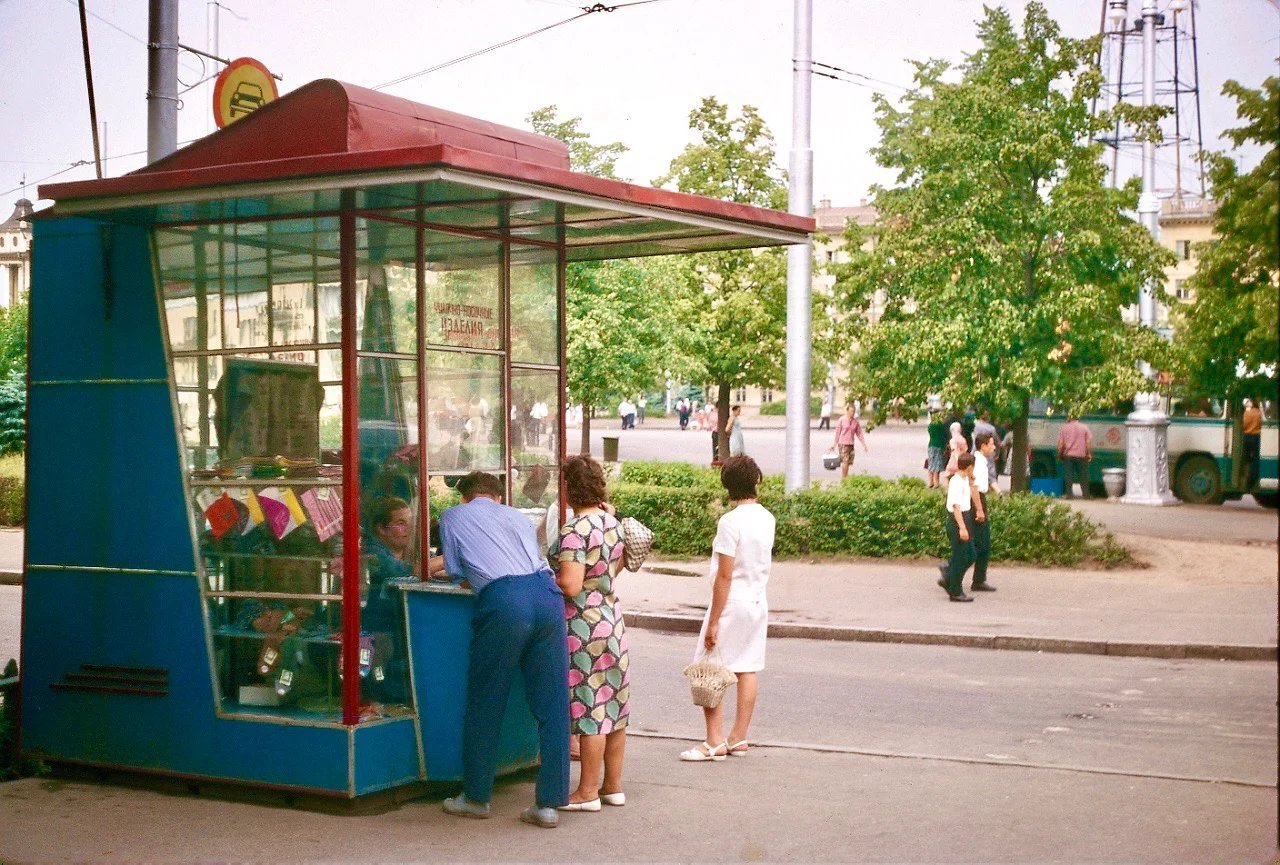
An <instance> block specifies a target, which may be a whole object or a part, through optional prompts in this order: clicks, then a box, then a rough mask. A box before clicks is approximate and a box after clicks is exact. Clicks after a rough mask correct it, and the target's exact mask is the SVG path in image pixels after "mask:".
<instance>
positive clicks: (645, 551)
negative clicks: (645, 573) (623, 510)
mask: <svg viewBox="0 0 1280 865" xmlns="http://www.w3.org/2000/svg"><path fill="white" fill-rule="evenodd" d="M618 522H619V524H620V525H621V526H622V563H623V565H625V566H626V568H627V570H628V571H638V570H640V566H641V565H643V564H644V560H645V559H646V558H648V556H649V550H651V549H653V532H652V531H651V530H650V529H649V527H648V526H646V525H645V524H644V523H642V522H640V521H639V520H637V519H636V518H635V517H623V518H622V519H621V520H619V521H618Z"/></svg>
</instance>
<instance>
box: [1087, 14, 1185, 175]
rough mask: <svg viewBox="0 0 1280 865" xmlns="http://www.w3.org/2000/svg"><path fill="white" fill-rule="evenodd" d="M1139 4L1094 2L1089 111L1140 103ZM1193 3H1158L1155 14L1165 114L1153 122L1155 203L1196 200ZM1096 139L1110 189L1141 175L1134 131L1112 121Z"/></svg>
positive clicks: (1158, 86) (1158, 84)
mask: <svg viewBox="0 0 1280 865" xmlns="http://www.w3.org/2000/svg"><path fill="white" fill-rule="evenodd" d="M1140 5H1141V4H1140V3H1137V2H1133V3H1131V2H1130V0H1101V7H1102V10H1101V15H1100V23H1099V33H1100V35H1101V36H1102V45H1101V47H1100V49H1099V52H1098V64H1099V67H1100V68H1101V71H1102V76H1103V82H1104V83H1103V86H1102V93H1101V94H1100V95H1099V97H1098V98H1097V99H1095V100H1094V105H1093V109H1094V111H1095V113H1096V112H1098V111H1107V110H1110V109H1112V108H1114V107H1115V106H1116V105H1117V104H1118V103H1121V102H1125V103H1130V104H1134V105H1140V104H1141V103H1142V35H1143V33H1142V28H1143V26H1144V22H1143V19H1142V17H1141V15H1139V14H1138V13H1139V11H1140V10H1139V9H1137V8H1134V7H1138V6H1140ZM1198 5H1199V0H1164V2H1160V3H1159V14H1157V15H1156V17H1155V42H1156V64H1155V65H1156V80H1155V99H1156V104H1157V105H1163V106H1166V107H1168V108H1170V109H1171V111H1170V113H1169V115H1168V116H1167V117H1165V118H1164V119H1163V120H1162V121H1161V122H1160V127H1161V131H1162V132H1163V140H1162V141H1161V143H1160V144H1159V145H1157V147H1156V165H1155V169H1156V194H1157V195H1158V196H1159V197H1160V198H1162V199H1175V200H1182V199H1184V198H1195V199H1204V197H1205V180H1204V159H1203V144H1204V134H1203V131H1202V128H1201V123H1200V64H1199V58H1198V54H1197V50H1196V11H1197V10H1196V7H1197V6H1198ZM1098 140H1099V141H1100V142H1102V143H1103V144H1104V145H1106V147H1107V153H1106V154H1105V159H1106V160H1107V163H1108V165H1109V166H1110V169H1111V172H1110V174H1111V185H1112V186H1116V185H1118V184H1120V183H1122V182H1123V181H1124V180H1125V179H1127V178H1129V177H1132V176H1135V175H1137V174H1139V173H1140V170H1141V166H1140V163H1141V150H1142V145H1141V142H1139V141H1138V140H1137V138H1136V137H1135V131H1134V130H1133V129H1132V128H1131V127H1128V126H1127V125H1124V124H1121V123H1120V122H1118V121H1117V123H1116V125H1115V126H1114V127H1113V128H1112V129H1111V130H1110V131H1109V133H1107V134H1105V135H1102V136H1099V138H1098Z"/></svg>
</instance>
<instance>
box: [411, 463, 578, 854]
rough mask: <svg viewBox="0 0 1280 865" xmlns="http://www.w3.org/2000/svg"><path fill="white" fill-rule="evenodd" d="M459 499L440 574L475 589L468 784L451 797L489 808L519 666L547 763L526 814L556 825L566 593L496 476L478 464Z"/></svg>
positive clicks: (461, 805) (449, 802) (448, 515)
mask: <svg viewBox="0 0 1280 865" xmlns="http://www.w3.org/2000/svg"><path fill="white" fill-rule="evenodd" d="M457 488H458V492H459V493H460V494H461V495H462V504H460V505H456V506H454V507H452V508H449V509H448V510H447V511H445V512H444V513H443V514H442V515H441V517H440V544H441V551H442V553H443V555H440V556H437V557H435V558H433V559H431V561H430V564H429V572H430V574H431V575H432V576H433V577H438V576H440V575H443V574H444V573H447V574H448V575H450V577H452V578H453V579H454V580H466V582H468V583H470V585H471V589H472V590H473V591H474V592H475V593H476V602H475V612H474V613H473V615H472V637H471V656H470V664H469V667H468V670H467V707H466V714H465V717H464V720H463V732H462V765H463V791H462V794H461V795H460V796H457V797H455V798H453V799H446V800H444V810H445V811H446V812H447V813H449V814H453V815H455V816H459V817H477V818H484V817H488V816H489V800H490V799H491V798H492V797H493V776H494V772H495V770H496V769H497V766H496V762H497V753H498V735H499V732H500V729H501V726H502V716H503V713H504V712H505V710H506V706H507V694H508V692H509V691H510V690H511V682H512V680H513V679H514V678H515V675H516V673H517V672H519V673H520V675H521V676H522V678H523V680H524V689H525V695H526V697H527V698H528V701H529V709H530V711H531V712H532V713H533V717H534V718H535V719H536V720H537V722H538V742H539V750H540V752H541V756H542V765H541V766H540V767H539V769H538V782H537V787H536V794H535V795H536V798H535V803H534V805H533V807H531V808H526V809H525V810H524V812H523V813H522V814H521V815H520V819H521V820H523V821H524V822H526V823H532V824H533V825H535V826H541V827H543V828H547V829H550V828H554V827H555V826H556V824H557V822H558V820H559V818H558V815H557V814H556V808H558V807H559V806H561V805H564V804H565V803H566V802H568V801H569V687H568V681H569V653H568V651H567V650H566V649H565V624H564V597H563V595H562V594H561V593H560V590H559V589H558V588H557V587H556V583H555V579H554V578H553V577H552V574H551V569H550V567H548V565H547V560H546V556H545V554H544V553H543V551H542V550H541V549H539V546H538V539H537V534H536V533H535V531H534V528H533V526H532V524H531V523H530V522H529V519H528V517H526V516H525V515H524V514H522V513H520V512H519V511H518V510H516V509H515V508H512V507H508V506H507V505H504V504H502V494H503V485H502V481H501V480H499V479H498V478H497V477H495V476H493V475H491V474H487V473H485V472H472V473H471V474H469V475H467V476H466V477H464V478H462V479H461V480H460V481H458V487H457Z"/></svg>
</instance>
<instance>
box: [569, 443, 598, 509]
mask: <svg viewBox="0 0 1280 865" xmlns="http://www.w3.org/2000/svg"><path fill="white" fill-rule="evenodd" d="M564 487H565V498H566V499H567V500H568V502H569V505H570V506H571V507H573V508H574V509H575V510H577V509H579V508H584V507H586V508H589V507H594V506H596V505H599V504H603V503H604V502H606V501H608V500H609V491H608V489H606V487H605V481H604V469H603V468H601V467H600V463H598V462H596V461H595V460H593V459H592V458H591V457H589V456H585V455H583V456H576V457H570V458H569V459H568V460H567V461H566V462H565V464H564Z"/></svg>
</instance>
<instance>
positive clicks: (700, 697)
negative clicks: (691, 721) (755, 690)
mask: <svg viewBox="0 0 1280 865" xmlns="http://www.w3.org/2000/svg"><path fill="white" fill-rule="evenodd" d="M711 651H712V653H713V654H711V655H708V654H703V655H702V656H701V657H700V658H698V659H697V660H695V661H694V662H693V663H692V664H690V665H689V666H687V667H685V668H684V676H685V678H686V679H688V680H689V693H690V695H691V696H692V697H693V705H695V706H702V707H703V708H705V709H714V708H715V707H716V706H719V705H720V701H721V700H723V699H724V692H725V691H727V690H728V689H729V686H730V685H732V684H734V683H735V682H737V681H738V676H737V674H736V673H733V672H732V671H730V669H729V668H728V667H726V666H725V665H724V662H723V658H722V657H721V655H720V650H719V649H718V648H716V649H712V650H711Z"/></svg>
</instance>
